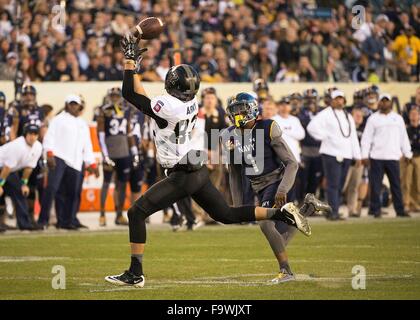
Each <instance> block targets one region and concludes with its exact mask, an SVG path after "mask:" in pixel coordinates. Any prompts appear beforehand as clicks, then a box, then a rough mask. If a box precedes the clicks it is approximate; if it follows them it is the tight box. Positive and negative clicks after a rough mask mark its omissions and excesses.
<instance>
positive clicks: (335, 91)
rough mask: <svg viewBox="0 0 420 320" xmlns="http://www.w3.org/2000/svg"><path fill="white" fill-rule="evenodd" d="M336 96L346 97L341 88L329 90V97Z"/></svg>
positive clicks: (333, 97)
mask: <svg viewBox="0 0 420 320" xmlns="http://www.w3.org/2000/svg"><path fill="white" fill-rule="evenodd" d="M338 97H342V98H346V97H345V96H344V92H343V91H341V90H334V91H333V92H331V99H335V98H338Z"/></svg>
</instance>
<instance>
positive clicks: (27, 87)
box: [22, 84, 36, 96]
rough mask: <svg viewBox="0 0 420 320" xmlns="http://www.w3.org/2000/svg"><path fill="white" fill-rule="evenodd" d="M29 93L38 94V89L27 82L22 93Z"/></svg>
mask: <svg viewBox="0 0 420 320" xmlns="http://www.w3.org/2000/svg"><path fill="white" fill-rule="evenodd" d="M28 93H32V94H33V95H34V96H36V89H35V87H34V86H33V85H31V84H25V85H24V86H23V87H22V95H25V94H28Z"/></svg>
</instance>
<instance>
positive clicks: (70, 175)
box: [38, 95, 98, 230]
mask: <svg viewBox="0 0 420 320" xmlns="http://www.w3.org/2000/svg"><path fill="white" fill-rule="evenodd" d="M81 106H82V100H81V99H80V96H78V95H68V96H67V97H66V100H65V110H64V111H63V112H61V113H60V114H59V115H57V116H56V117H55V118H53V119H52V120H51V122H50V124H49V128H48V130H47V133H46V135H45V137H44V142H43V144H44V150H45V151H46V152H47V164H48V168H49V169H50V170H49V172H48V185H47V188H46V190H45V192H44V195H43V197H42V200H41V213H40V215H39V219H38V223H39V224H40V225H42V226H47V225H48V222H49V217H50V211H51V206H52V203H53V201H54V199H55V198H56V194H57V192H58V190H59V189H60V187H61V189H60V191H61V192H60V193H61V196H60V197H59V198H57V199H56V214H57V228H62V229H70V230H74V229H77V226H74V225H73V224H72V223H73V221H74V213H75V212H76V211H77V210H75V208H74V206H75V204H77V190H78V188H79V179H80V178H81V174H80V172H81V171H82V167H83V163H84V162H85V163H86V165H87V170H88V171H89V172H90V173H95V175H96V176H98V169H97V167H96V162H95V158H94V155H93V149H92V142H91V140H90V133H89V128H88V126H87V124H86V123H85V121H84V120H82V119H80V118H79V117H78V116H79V114H80V108H81ZM62 185H63V186H62ZM63 188H65V190H63Z"/></svg>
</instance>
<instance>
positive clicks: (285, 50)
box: [277, 28, 299, 68]
mask: <svg viewBox="0 0 420 320" xmlns="http://www.w3.org/2000/svg"><path fill="white" fill-rule="evenodd" d="M298 61H299V42H298V37H297V32H296V30H295V29H293V28H288V29H287V30H286V39H285V40H283V41H280V44H279V46H278V49H277V64H278V66H279V67H280V68H285V67H287V66H289V65H290V63H295V64H296V65H297V63H298Z"/></svg>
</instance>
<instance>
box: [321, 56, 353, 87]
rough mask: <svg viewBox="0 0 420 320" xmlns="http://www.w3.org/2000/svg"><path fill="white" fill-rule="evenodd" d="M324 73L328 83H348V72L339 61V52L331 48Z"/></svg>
mask: <svg viewBox="0 0 420 320" xmlns="http://www.w3.org/2000/svg"><path fill="white" fill-rule="evenodd" d="M326 73H327V77H328V79H327V80H328V81H329V82H347V81H349V75H348V72H347V70H346V68H345V66H344V64H343V61H342V60H341V55H340V51H339V50H338V49H337V48H333V49H331V51H330V55H329V57H328V64H327V68H326Z"/></svg>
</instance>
